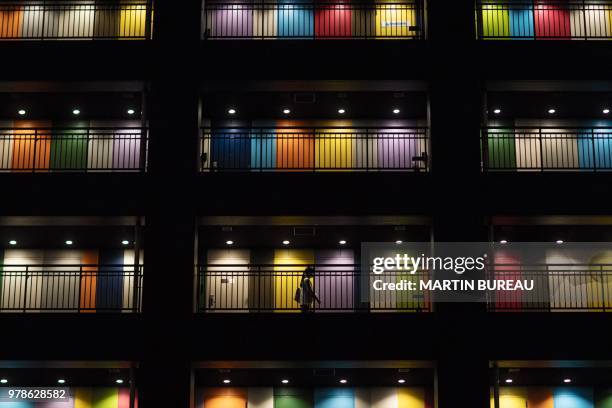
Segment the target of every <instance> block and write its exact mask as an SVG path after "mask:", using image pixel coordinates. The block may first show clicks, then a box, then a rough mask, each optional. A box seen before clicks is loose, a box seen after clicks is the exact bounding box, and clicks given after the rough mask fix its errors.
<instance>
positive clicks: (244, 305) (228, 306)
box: [197, 264, 430, 313]
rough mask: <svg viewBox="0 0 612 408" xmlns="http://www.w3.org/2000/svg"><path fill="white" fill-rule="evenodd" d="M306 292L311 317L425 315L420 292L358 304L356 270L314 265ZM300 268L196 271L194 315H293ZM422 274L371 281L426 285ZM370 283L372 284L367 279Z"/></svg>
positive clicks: (372, 297) (379, 295)
mask: <svg viewBox="0 0 612 408" xmlns="http://www.w3.org/2000/svg"><path fill="white" fill-rule="evenodd" d="M310 266H312V267H313V268H314V271H315V273H314V277H312V278H310V281H311V284H312V288H313V289H314V292H315V293H316V295H317V297H318V299H319V301H318V302H317V301H315V300H313V301H312V302H311V303H310V304H309V307H308V310H309V311H314V312H352V311H371V312H394V311H405V312H427V311H430V302H429V299H428V295H427V294H426V293H424V292H422V291H413V292H397V293H395V292H393V291H374V290H371V291H370V292H369V293H368V295H367V297H366V299H369V301H368V302H364V301H363V299H364V297H363V296H362V294H361V291H362V290H369V287H370V286H371V285H370V282H363V278H362V276H361V274H360V267H359V265H353V264H345V265H341V264H334V265H331V264H330V265H327V264H316V265H310ZM305 268H306V265H273V264H268V265H264V264H249V265H216V264H211V265H200V266H199V267H198V268H197V269H198V273H197V288H198V296H197V301H198V303H197V310H198V311H199V312H228V313H233V312H297V311H301V310H302V304H303V303H304V302H305V301H303V300H300V299H297V300H296V291H297V289H298V288H300V284H301V279H302V275H303V272H304V269H305ZM426 278H427V272H419V273H417V274H414V275H411V274H409V273H404V274H401V273H393V272H390V273H387V274H385V276H384V277H382V278H381V277H378V276H376V279H383V280H385V281H386V282H399V281H400V280H402V279H404V280H411V281H415V282H416V281H418V280H419V279H426ZM372 279H374V278H372Z"/></svg>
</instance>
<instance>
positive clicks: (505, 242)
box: [499, 239, 508, 244]
mask: <svg viewBox="0 0 612 408" xmlns="http://www.w3.org/2000/svg"><path fill="white" fill-rule="evenodd" d="M499 243H500V244H507V243H508V241H506V240H505V239H502V240H501V241H499Z"/></svg>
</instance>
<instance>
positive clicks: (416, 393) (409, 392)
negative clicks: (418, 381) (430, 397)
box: [397, 388, 425, 408]
mask: <svg viewBox="0 0 612 408" xmlns="http://www.w3.org/2000/svg"><path fill="white" fill-rule="evenodd" d="M397 406H398V408H425V390H424V389H423V388H399V390H398V393H397Z"/></svg>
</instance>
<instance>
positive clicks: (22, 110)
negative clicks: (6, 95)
mask: <svg viewBox="0 0 612 408" xmlns="http://www.w3.org/2000/svg"><path fill="white" fill-rule="evenodd" d="M17 113H18V114H20V115H21V116H23V115H25V114H26V110H25V109H19V110H18V111H17Z"/></svg>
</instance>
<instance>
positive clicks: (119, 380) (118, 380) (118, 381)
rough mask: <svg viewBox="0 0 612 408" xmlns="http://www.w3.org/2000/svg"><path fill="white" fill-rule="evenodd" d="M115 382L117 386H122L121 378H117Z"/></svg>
mask: <svg viewBox="0 0 612 408" xmlns="http://www.w3.org/2000/svg"><path fill="white" fill-rule="evenodd" d="M115 382H116V383H117V384H123V380H122V379H121V378H117V379H116V380H115Z"/></svg>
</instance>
